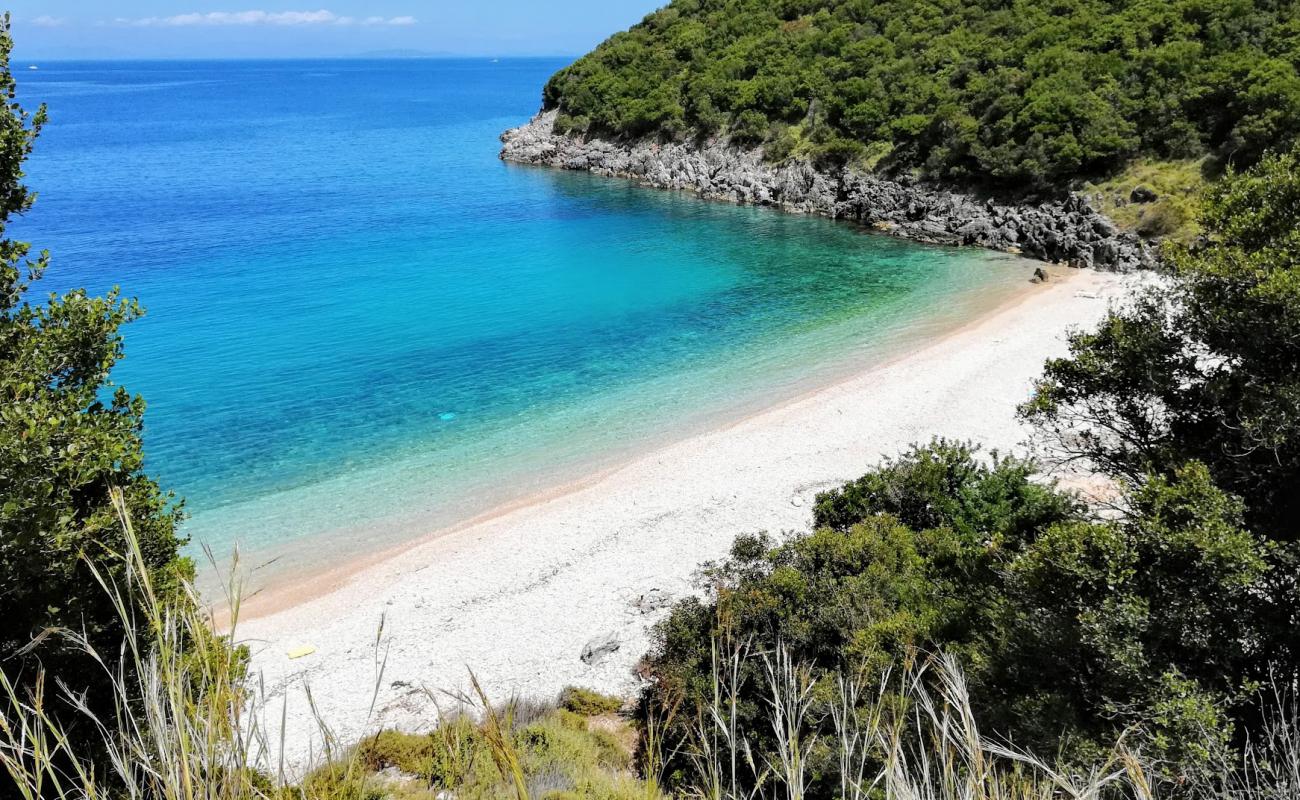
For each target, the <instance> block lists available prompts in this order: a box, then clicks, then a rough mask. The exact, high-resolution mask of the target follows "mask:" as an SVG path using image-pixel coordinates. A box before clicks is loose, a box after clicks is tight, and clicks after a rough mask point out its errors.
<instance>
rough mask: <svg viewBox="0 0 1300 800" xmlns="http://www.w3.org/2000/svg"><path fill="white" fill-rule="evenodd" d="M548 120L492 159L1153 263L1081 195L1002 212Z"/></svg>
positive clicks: (1064, 255)
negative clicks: (591, 134) (618, 138)
mask: <svg viewBox="0 0 1300 800" xmlns="http://www.w3.org/2000/svg"><path fill="white" fill-rule="evenodd" d="M556 115H557V112H555V111H553V110H552V111H545V112H542V113H540V114H538V115H537V116H536V117H534V118H533V119H532V121H530V122H529V123H528V124H526V125H523V126H521V127H518V128H514V129H513V130H509V131H506V132H505V133H503V134H501V141H502V149H501V158H502V159H504V160H507V161H515V162H520V163H526V164H541V165H546V166H552V167H561V168H564V169H580V170H588V171H590V172H594V173H596V174H599V175H609V176H618V177H624V178H631V179H633V180H637V181H640V182H642V183H644V184H647V185H649V186H654V187H659V188H668V189H687V190H691V191H695V192H697V193H698V194H700V195H701V196H703V197H705V198H708V199H713V200H727V201H730V202H735V203H747V204H753V205H767V206H774V207H777V208H781V209H784V210H786V211H792V212H797V213H806V214H821V215H823V216H828V217H833V218H837V219H847V220H853V221H857V222H861V223H863V224H868V225H871V226H872V227H873V228H875V229H876V230H879V231H882V232H885V233H888V234H889V235H891V236H899V237H902V238H905V239H914V240H917V241H924V242H936V243H941V244H963V245H976V246H980V247H988V248H993V249H996V250H1003V251H1009V250H1011V249H1012V248H1019V250H1020V251H1021V252H1023V253H1024V254H1025V255H1027V256H1030V257H1032V258H1038V259H1041V260H1044V261H1053V262H1055V261H1063V262H1066V263H1069V264H1072V265H1076V266H1081V267H1086V266H1092V267H1097V268H1098V269H1108V270H1116V271H1129V270H1133V269H1138V268H1143V267H1149V266H1152V265H1153V264H1154V263H1155V255H1154V253H1153V251H1152V250H1151V248H1149V247H1147V245H1146V244H1145V243H1144V242H1143V241H1142V240H1140V239H1138V238H1137V237H1136V236H1133V235H1132V234H1126V233H1121V232H1120V231H1119V229H1118V228H1117V227H1116V226H1115V225H1114V223H1112V222H1111V221H1110V220H1109V219H1107V218H1106V217H1105V216H1104V215H1103V214H1101V213H1099V212H1098V211H1096V210H1095V209H1094V208H1093V207H1092V205H1091V203H1090V201H1089V200H1088V198H1085V197H1083V196H1081V195H1075V194H1072V195H1069V196H1067V197H1064V198H1061V199H1056V200H1048V201H1044V202H1040V203H1021V204H1007V203H1002V202H999V201H996V200H993V199H990V198H977V197H974V196H972V195H969V194H965V193H962V192H958V191H953V190H950V189H947V188H944V187H942V186H938V185H935V184H929V183H924V182H921V181H916V180H914V179H912V178H911V177H910V176H906V175H903V176H899V177H897V178H894V179H889V178H883V177H880V176H878V175H875V174H871V173H864V172H858V171H855V170H839V171H836V172H834V173H826V172H821V171H818V170H817V169H815V168H814V167H813V166H812V165H811V164H809V163H807V162H803V161H786V162H782V163H780V164H771V163H768V162H766V161H764V160H763V156H762V153H761V152H760V151H757V150H750V149H745V148H738V147H733V146H731V145H730V143H728V142H727V141H725V140H718V139H715V140H712V141H708V142H705V143H703V144H700V145H695V144H683V143H675V142H670V143H659V142H647V141H641V142H631V143H617V144H616V143H612V142H605V141H601V140H599V139H584V138H581V137H578V136H571V135H563V134H558V133H556V132H555V119H556ZM1139 190H1145V192H1146V193H1142V194H1140V193H1139ZM1147 193H1149V195H1150V198H1151V199H1155V193H1154V192H1152V191H1151V190H1150V189H1146V188H1145V187H1138V189H1135V190H1134V196H1135V199H1134V202H1149V200H1144V201H1139V200H1137V199H1136V197H1137V196H1141V197H1146V196H1147Z"/></svg>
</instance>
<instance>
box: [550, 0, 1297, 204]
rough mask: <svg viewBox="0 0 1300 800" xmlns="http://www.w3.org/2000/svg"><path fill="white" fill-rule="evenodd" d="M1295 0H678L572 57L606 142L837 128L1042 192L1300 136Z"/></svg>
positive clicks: (583, 99) (945, 171)
mask: <svg viewBox="0 0 1300 800" xmlns="http://www.w3.org/2000/svg"><path fill="white" fill-rule="evenodd" d="M1298 18H1300V4H1297V3H1296V2H1294V0H1280V1H1277V0H1244V1H1243V2H1233V3H1212V2H1204V0H1176V1H1175V2H1166V0H1126V2H1103V0H1088V1H1087V2H1077V3H1061V2H1053V0H1017V1H1016V2H1005V0H978V2H962V3H956V2H948V1H947V0H806V2H805V1H802V0H801V1H800V2H773V0H673V2H671V3H669V4H668V5H667V6H666V7H664V8H662V9H660V10H659V11H656V12H654V13H653V14H650V15H649V16H648V17H646V18H645V20H644V21H643V22H641V23H640V24H639V25H636V26H635V27H633V28H632V29H631V30H629V31H626V32H623V33H619V34H616V35H615V36H613V37H611V38H610V39H609V40H607V41H606V42H605V43H604V44H602V45H600V46H599V47H598V48H597V49H596V50H595V51H593V52H592V53H590V54H589V55H587V56H585V57H583V58H581V59H579V60H578V61H577V62H576V63H574V64H573V65H571V66H569V67H567V68H565V69H564V70H561V71H560V72H559V73H557V74H556V75H555V76H554V77H553V78H552V79H551V81H550V82H549V83H548V84H547V86H546V89H545V92H544V94H543V101H544V104H545V105H546V106H547V107H548V108H554V107H559V108H560V109H561V110H562V111H563V112H564V113H565V114H566V115H567V116H568V117H569V118H572V119H579V118H581V119H584V120H586V127H587V128H589V129H590V130H591V131H593V132H595V133H599V134H601V135H606V136H646V135H663V136H668V137H674V138H676V137H679V136H680V135H681V132H682V130H683V129H692V130H695V131H696V132H700V133H705V134H712V133H715V132H718V131H725V130H727V129H730V131H731V132H732V133H733V135H734V136H735V137H736V138H737V139H738V140H740V141H743V142H744V143H747V144H749V143H755V142H759V141H762V140H763V139H765V138H767V137H766V136H765V131H767V130H768V129H770V128H772V127H775V126H779V125H786V124H788V125H796V126H801V127H804V128H807V129H808V131H807V132H808V133H809V134H811V133H813V132H814V131H815V130H817V129H825V131H826V132H827V133H826V134H825V141H827V142H834V144H832V145H829V146H828V148H827V149H826V150H825V151H824V152H823V153H822V157H823V159H824V161H825V163H827V164H832V165H833V164H836V163H841V164H842V163H844V161H845V160H846V156H851V155H853V154H854V152H853V151H852V149H851V148H850V147H849V145H848V144H847V143H849V142H852V143H854V144H856V145H859V146H866V145H873V144H879V143H888V144H889V145H890V146H891V149H892V152H893V155H892V156H891V160H892V163H893V165H895V166H903V167H916V168H922V169H924V170H925V171H926V172H927V173H928V174H930V175H931V176H934V177H940V178H949V179H956V180H971V181H978V182H982V183H991V184H1000V185H1004V186H1016V187H1020V186H1023V185H1025V184H1029V185H1031V186H1036V187H1046V186H1052V185H1057V184H1059V183H1060V182H1061V181H1062V180H1064V179H1069V178H1072V177H1074V176H1079V175H1092V174H1100V173H1105V172H1106V171H1108V170H1110V169H1111V168H1113V167H1115V166H1116V165H1118V164H1120V163H1121V162H1122V161H1124V160H1126V159H1128V158H1130V157H1132V156H1135V155H1137V154H1149V155H1152V156H1157V157H1166V158H1167V157H1185V156H1189V155H1195V154H1199V153H1202V152H1205V151H1207V150H1210V151H1214V152H1216V153H1217V154H1218V155H1219V156H1220V157H1222V158H1224V159H1226V160H1229V161H1231V162H1234V163H1237V164H1249V163H1251V162H1253V161H1254V160H1256V159H1258V158H1259V156H1260V155H1261V153H1262V152H1263V151H1264V150H1265V149H1267V148H1268V147H1270V146H1274V145H1276V144H1277V143H1278V142H1282V141H1285V140H1286V139H1288V138H1289V137H1292V136H1294V135H1295V134H1296V133H1297V131H1300V73H1297V68H1298V67H1300V32H1298V31H1297V26H1296V23H1295V20H1296V19H1298Z"/></svg>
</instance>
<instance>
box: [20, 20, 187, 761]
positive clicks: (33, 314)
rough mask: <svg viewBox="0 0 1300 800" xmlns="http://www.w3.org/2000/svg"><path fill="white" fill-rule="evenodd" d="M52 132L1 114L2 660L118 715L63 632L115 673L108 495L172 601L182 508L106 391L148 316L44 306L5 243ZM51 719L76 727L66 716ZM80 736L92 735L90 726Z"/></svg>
mask: <svg viewBox="0 0 1300 800" xmlns="http://www.w3.org/2000/svg"><path fill="white" fill-rule="evenodd" d="M10 47H11V41H10V39H9V33H8V22H7V20H5V21H4V22H3V24H2V25H0V94H2V95H4V96H5V97H8V98H12V97H13V96H14V88H15V84H14V79H13V76H12V75H11V74H10V71H9V67H8V63H9V61H8V57H9V52H10ZM44 121H45V111H44V108H42V109H41V110H39V111H38V112H36V113H35V114H28V113H26V112H24V111H23V109H22V108H21V107H20V106H19V105H18V104H17V103H16V102H14V101H13V100H12V99H10V100H8V101H6V102H5V103H4V105H3V107H2V108H0V661H3V662H4V664H5V670H6V672H7V673H8V674H10V675H12V676H16V678H17V680H18V681H19V682H20V683H21V684H23V685H24V686H26V687H31V686H32V685H34V683H35V682H36V681H37V680H38V679H39V676H40V675H41V673H42V670H44V671H46V672H48V673H49V674H51V675H54V676H57V678H58V680H59V682H60V683H62V684H64V685H65V686H66V687H67V688H68V690H70V691H74V692H77V693H82V692H85V693H86V703H87V704H88V705H89V706H90V708H92V709H94V710H95V711H97V712H99V713H101V714H105V715H111V713H112V711H113V705H112V696H113V692H112V691H111V688H110V687H109V685H108V684H109V679H110V676H109V673H108V671H107V669H106V668H105V665H101V664H99V663H97V662H96V660H95V659H94V658H91V657H90V656H89V655H88V653H87V652H85V650H84V648H82V647H78V646H72V645H71V644H69V642H68V638H67V637H65V636H61V635H59V633H58V632H59V631H61V630H63V631H73V632H76V633H77V634H80V635H84V636H85V637H86V638H87V639H88V640H89V643H90V644H91V645H93V646H94V648H95V649H96V650H98V651H99V652H100V653H101V654H102V657H103V658H104V659H105V660H106V661H107V662H108V666H109V667H110V668H111V667H112V666H113V664H114V662H115V661H116V659H117V655H118V652H119V649H120V647H121V646H122V642H123V639H124V638H125V636H124V630H123V626H122V620H121V618H120V617H119V615H118V614H117V611H116V609H115V608H114V607H113V603H112V601H111V599H110V598H109V597H108V596H107V595H106V594H105V592H104V589H103V587H102V586H101V585H100V583H99V582H98V580H97V579H96V577H95V575H94V571H98V573H99V574H100V576H102V577H104V578H105V579H106V580H108V581H112V582H116V583H117V584H119V585H121V586H125V575H126V574H127V556H126V551H127V549H128V548H127V540H126V538H125V535H124V528H123V525H122V522H121V520H120V519H119V514H118V512H117V511H116V510H115V509H114V507H113V505H112V502H111V501H110V490H114V489H120V490H121V493H122V497H123V500H124V510H125V512H126V514H127V516H129V518H130V520H131V522H132V524H133V525H134V528H135V534H136V536H137V537H138V539H139V544H140V551H141V555H142V558H143V561H144V565H145V567H146V568H147V570H148V571H149V577H150V579H151V581H152V582H153V589H154V590H155V591H156V592H158V593H159V594H160V595H162V596H176V594H177V592H178V589H179V586H180V583H179V579H181V578H183V577H185V576H186V575H188V574H189V572H190V570H191V567H190V565H189V563H188V561H186V560H185V559H183V558H181V557H180V556H179V554H178V547H179V546H180V544H181V540H180V539H179V538H178V537H177V535H176V523H177V521H178V519H179V517H180V509H179V506H178V505H177V504H174V503H172V500H171V497H170V496H169V495H167V494H165V493H164V492H163V491H162V490H161V489H159V487H158V484H156V483H155V482H154V481H153V480H152V479H150V478H149V477H148V476H147V475H146V474H145V473H144V471H143V459H144V456H143V453H142V450H141V442H140V432H141V426H142V415H143V413H144V401H143V400H141V399H140V398H139V397H136V396H132V395H130V394H128V393H127V392H126V391H125V390H124V389H122V388H120V387H115V386H113V384H112V383H111V382H110V380H109V373H110V371H111V370H112V368H113V365H114V364H115V363H116V362H117V360H118V359H119V358H120V357H121V355H122V340H121V336H120V335H119V333H118V328H119V327H120V326H121V325H123V324H124V323H127V322H130V321H131V320H133V319H135V318H136V317H138V316H139V315H140V313H141V311H140V308H139V307H138V306H137V305H136V304H135V303H134V302H132V301H127V300H123V299H121V298H120V297H119V295H118V294H117V292H111V293H110V294H109V295H108V296H106V297H92V296H90V295H88V294H86V293H85V292H84V291H73V292H70V293H68V294H65V295H63V296H54V295H51V296H49V297H48V298H46V299H45V301H44V302H38V301H37V299H36V298H38V297H39V294H38V286H39V284H38V283H37V281H38V280H39V278H40V276H41V273H42V272H43V271H44V270H45V268H46V266H47V264H48V260H49V258H48V254H46V253H41V254H40V255H39V256H33V255H32V252H31V247H30V245H28V244H26V243H24V242H16V241H13V240H11V239H8V238H4V236H5V233H4V231H5V229H6V228H7V226H8V223H9V221H10V219H11V218H12V217H13V216H14V215H17V214H21V213H23V212H25V211H27V210H28V208H30V207H31V204H32V202H33V200H34V199H35V195H33V194H31V193H30V192H29V191H28V190H27V188H26V187H25V186H24V185H23V183H22V179H23V172H22V165H23V161H24V160H25V159H26V157H27V155H28V154H29V153H30V151H31V149H32V146H33V144H34V143H35V141H36V137H37V135H38V134H39V132H40V129H41V125H42V123H43V122H44ZM51 633H53V634H54V635H49V634H51ZM146 644H147V641H146ZM52 708H53V709H54V710H55V712H56V713H60V714H67V715H68V717H69V718H71V717H73V716H74V714H73V713H72V711H71V708H70V706H69V705H67V704H65V703H59V704H57V705H55V706H52ZM73 732H74V734H75V735H86V736H92V737H93V736H94V731H93V730H92V729H91V728H90V727H89V725H88V723H85V724H82V725H80V726H74V727H73Z"/></svg>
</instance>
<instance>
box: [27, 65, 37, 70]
mask: <svg viewBox="0 0 1300 800" xmlns="http://www.w3.org/2000/svg"><path fill="white" fill-rule="evenodd" d="M27 68H28V69H40V67H38V66H36V65H35V64H31V65H29V66H28V67H27Z"/></svg>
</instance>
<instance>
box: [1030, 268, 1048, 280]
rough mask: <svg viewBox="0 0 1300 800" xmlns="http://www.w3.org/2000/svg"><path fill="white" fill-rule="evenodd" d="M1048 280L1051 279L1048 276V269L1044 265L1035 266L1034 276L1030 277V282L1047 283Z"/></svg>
mask: <svg viewBox="0 0 1300 800" xmlns="http://www.w3.org/2000/svg"><path fill="white" fill-rule="evenodd" d="M1048 280H1050V276H1048V274H1047V270H1045V269H1043V268H1042V267H1035V268H1034V277H1032V278H1030V279H1029V282H1030V283H1047V281H1048Z"/></svg>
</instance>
